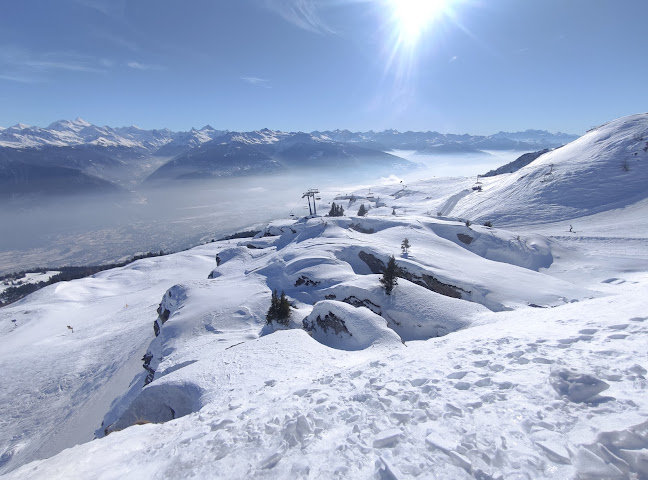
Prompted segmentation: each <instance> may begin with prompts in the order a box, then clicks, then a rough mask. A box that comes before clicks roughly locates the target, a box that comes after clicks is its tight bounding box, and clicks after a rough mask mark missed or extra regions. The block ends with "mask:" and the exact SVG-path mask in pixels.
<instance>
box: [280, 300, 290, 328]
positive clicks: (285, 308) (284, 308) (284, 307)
mask: <svg viewBox="0 0 648 480" xmlns="http://www.w3.org/2000/svg"><path fill="white" fill-rule="evenodd" d="M289 318H290V302H289V301H288V299H287V298H286V294H285V293H284V292H281V298H279V309H278V313H277V321H278V322H279V323H283V324H284V325H287V324H288V319H289Z"/></svg>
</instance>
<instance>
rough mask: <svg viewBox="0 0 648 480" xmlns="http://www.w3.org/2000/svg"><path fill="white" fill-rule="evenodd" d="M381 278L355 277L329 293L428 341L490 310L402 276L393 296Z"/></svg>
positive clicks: (407, 334)
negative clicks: (368, 310)
mask: <svg viewBox="0 0 648 480" xmlns="http://www.w3.org/2000/svg"><path fill="white" fill-rule="evenodd" d="M378 278H379V277H378V276H377V275H370V276H365V277H360V278H355V279H353V280H351V281H348V282H344V283H341V284H339V285H336V286H335V287H332V288H330V289H327V290H326V291H325V293H326V294H327V296H330V297H335V298H336V299H337V300H340V301H343V302H345V303H348V304H350V305H354V306H356V307H366V308H368V309H370V310H371V311H372V312H373V313H375V314H377V315H380V316H382V317H383V318H384V319H385V320H387V323H388V325H389V327H390V328H392V329H393V330H394V331H395V332H396V333H397V334H398V335H399V336H400V338H401V339H402V340H404V341H410V340H427V339H428V338H433V337H440V336H443V335H447V334H448V333H450V332H454V331H457V330H460V329H463V328H467V327H469V326H471V325H473V324H474V323H475V322H477V320H478V319H479V318H480V317H481V316H482V315H483V314H485V313H487V312H488V311H489V310H488V309H487V308H485V307H483V306H482V305H479V304H477V303H472V302H468V301H465V300H460V299H456V298H450V297H447V296H444V295H440V294H438V293H435V292H432V291H430V290H427V289H425V288H423V287H421V286H419V285H415V284H413V283H411V282H409V281H407V280H405V279H402V278H399V279H398V285H396V287H394V293H393V295H390V296H387V295H385V292H384V290H383V289H382V288H381V287H380V283H379V282H378Z"/></svg>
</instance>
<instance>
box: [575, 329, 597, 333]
mask: <svg viewBox="0 0 648 480" xmlns="http://www.w3.org/2000/svg"><path fill="white" fill-rule="evenodd" d="M596 332H598V328H584V329H582V330H579V331H578V333H582V334H583V335H594V334H595V333H596Z"/></svg>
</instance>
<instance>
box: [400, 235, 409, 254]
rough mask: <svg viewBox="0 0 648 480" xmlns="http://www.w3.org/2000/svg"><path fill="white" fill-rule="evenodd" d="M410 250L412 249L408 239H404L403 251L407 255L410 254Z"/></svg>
mask: <svg viewBox="0 0 648 480" xmlns="http://www.w3.org/2000/svg"><path fill="white" fill-rule="evenodd" d="M409 248H410V243H409V240H408V239H407V238H405V239H403V242H402V243H401V251H402V252H403V253H404V254H405V255H407V254H408V253H409Z"/></svg>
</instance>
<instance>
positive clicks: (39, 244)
mask: <svg viewBox="0 0 648 480" xmlns="http://www.w3.org/2000/svg"><path fill="white" fill-rule="evenodd" d="M391 153H394V154H396V155H398V156H400V157H402V158H406V159H407V160H410V161H411V162H414V163H417V164H419V165H420V166H419V168H416V169H410V170H394V171H393V172H375V171H372V169H371V168H370V167H364V168H362V169H361V170H356V171H343V172H323V171H321V170H318V171H317V172H300V173H291V174H282V175H276V176H264V177H254V176H248V177H239V178H226V179H218V180H210V181H190V182H173V183H167V184H160V185H157V186H155V187H146V188H145V187H139V188H136V189H134V190H133V191H131V192H129V193H125V194H123V195H110V196H83V197H80V196H73V197H66V198H61V197H57V198H47V199H43V198H41V199H39V200H33V199H32V200H31V201H29V202H27V201H24V200H19V201H17V200H12V201H9V202H5V203H4V204H2V205H0V207H1V208H0V222H1V223H0V224H1V225H2V234H1V235H0V275H1V274H5V273H10V272H15V271H20V270H26V269H34V268H41V267H58V266H70V265H99V264H104V263H110V262H115V261H119V260H124V259H126V258H129V257H131V256H133V255H135V254H141V253H146V252H159V251H161V250H162V251H164V252H173V251H178V250H182V249H186V248H190V247H192V246H195V245H198V244H201V243H205V242H209V241H211V240H212V239H219V238H222V237H223V236H225V235H229V234H232V233H235V232H238V231H242V230H250V229H255V228H260V224H261V223H263V222H265V221H269V220H271V219H276V218H284V217H285V218H288V217H289V216H290V215H291V214H293V215H295V216H296V217H301V216H304V215H307V214H308V205H307V202H306V199H302V194H303V192H305V191H306V190H308V189H310V188H318V189H320V191H321V195H320V196H321V200H319V201H318V214H322V215H324V214H326V213H327V211H328V206H329V204H330V202H331V201H332V200H333V199H334V197H335V195H337V194H339V193H348V192H350V191H352V190H354V189H356V188H360V186H371V185H376V184H385V183H394V185H395V186H396V184H399V183H400V181H401V180H402V181H403V182H413V181H416V180H421V179H424V178H430V177H450V176H454V177H456V176H473V175H475V176H476V175H477V174H483V173H486V172H487V171H488V170H490V169H494V168H497V167H499V166H501V165H504V164H506V163H508V162H510V161H513V160H514V159H515V158H517V157H518V156H519V155H521V153H523V152H491V153H490V154H486V155H442V156H439V155H436V156H428V155H417V154H415V153H414V152H411V151H396V152H391Z"/></svg>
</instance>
